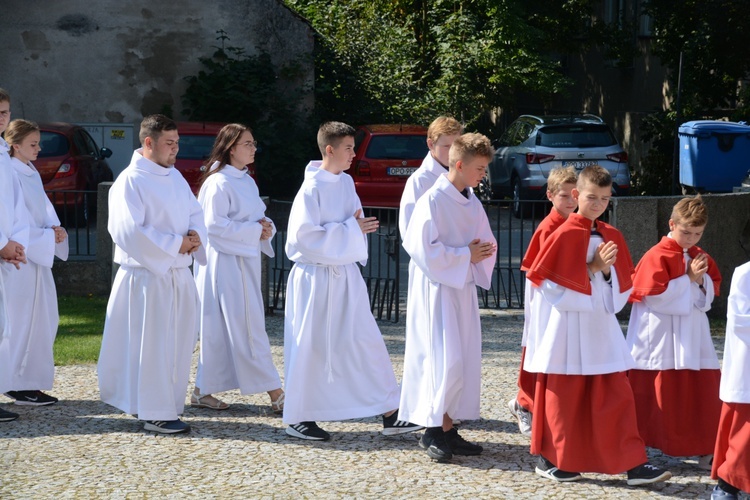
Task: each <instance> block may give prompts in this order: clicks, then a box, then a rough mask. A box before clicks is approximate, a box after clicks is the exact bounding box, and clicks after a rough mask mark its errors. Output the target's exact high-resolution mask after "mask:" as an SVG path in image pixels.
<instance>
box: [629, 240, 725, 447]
mask: <svg viewBox="0 0 750 500" xmlns="http://www.w3.org/2000/svg"><path fill="white" fill-rule="evenodd" d="M687 253H688V255H689V256H690V258H691V259H692V258H695V257H696V256H697V255H698V254H700V253H705V252H704V251H703V250H702V249H700V248H699V247H697V246H693V247H691V248H689V249H688V252H687ZM684 274H685V260H684V252H683V249H682V247H680V245H679V244H677V242H676V241H675V240H674V239H672V238H669V237H667V236H665V237H663V238H662V239H661V241H660V242H659V243H658V244H657V245H655V246H654V247H652V248H651V249H650V250H649V251H648V252H646V254H645V255H644V256H643V258H642V259H641V261H640V262H639V263H638V266H637V267H636V269H635V273H634V275H633V292H632V294H631V297H630V300H631V302H642V301H643V299H644V297H647V296H653V295H660V294H662V293H664V292H665V291H666V290H667V286H668V285H669V282H670V281H671V280H673V279H676V278H679V277H680V276H683V275H684ZM707 274H708V276H709V277H710V278H711V280H712V281H713V284H714V293H715V295H718V294H719V286H720V284H721V274H720V273H719V269H718V266H717V265H716V262H714V260H713V259H712V258H711V257H710V256H708V272H707ZM628 377H629V378H630V385H631V386H632V388H633V394H634V396H635V402H636V414H637V416H638V429H639V431H640V433H641V437H642V438H643V440H644V441H645V443H646V445H647V446H650V447H652V448H657V449H660V450H661V451H662V452H664V453H665V454H667V455H672V456H678V457H685V456H693V455H709V454H711V453H713V449H714V443H715V440H716V430H717V429H718V426H719V415H720V413H721V400H720V399H719V383H720V381H721V371H720V370H715V369H701V370H687V369H677V370H675V369H670V370H640V369H639V370H631V371H630V372H629V373H628Z"/></svg>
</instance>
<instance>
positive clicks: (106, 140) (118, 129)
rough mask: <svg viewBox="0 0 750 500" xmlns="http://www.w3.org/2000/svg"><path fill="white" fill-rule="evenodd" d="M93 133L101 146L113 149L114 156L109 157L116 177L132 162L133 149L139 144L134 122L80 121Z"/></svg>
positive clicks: (110, 165)
mask: <svg viewBox="0 0 750 500" xmlns="http://www.w3.org/2000/svg"><path fill="white" fill-rule="evenodd" d="M78 125H80V126H82V127H83V128H85V129H86V131H87V132H88V133H89V134H91V137H93V138H94V140H95V141H96V143H97V145H98V146H99V147H100V148H102V147H103V148H109V149H111V150H112V156H111V157H109V158H108V159H107V163H108V164H109V168H111V169H112V174H113V175H114V177H115V179H116V178H117V176H118V175H120V172H122V171H123V170H125V167H127V166H128V164H129V163H130V159H131V158H132V157H133V150H134V149H136V148H137V147H138V146H137V144H138V142H137V137H135V131H134V125H133V124H132V123H79V124H78Z"/></svg>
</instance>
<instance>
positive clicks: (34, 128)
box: [5, 119, 39, 156]
mask: <svg viewBox="0 0 750 500" xmlns="http://www.w3.org/2000/svg"><path fill="white" fill-rule="evenodd" d="M33 132H39V125H37V124H36V123H34V122H32V121H29V120H21V119H18V120H13V121H12V122H10V124H8V128H6V129H5V141H6V142H7V143H8V144H9V145H10V146H13V145H14V144H21V143H22V142H23V140H24V139H26V137H27V136H28V135H29V134H31V133H33ZM10 155H11V156H13V148H12V147H11V148H10Z"/></svg>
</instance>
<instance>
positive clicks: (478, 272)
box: [471, 209, 497, 290]
mask: <svg viewBox="0 0 750 500" xmlns="http://www.w3.org/2000/svg"><path fill="white" fill-rule="evenodd" d="M480 213H481V215H480V217H481V219H482V220H481V221H480V223H479V225H478V227H479V228H480V234H479V235H478V236H477V238H479V240H480V241H482V242H485V241H490V242H492V243H493V244H495V245H497V241H496V240H495V235H494V234H492V230H491V229H490V222H489V220H488V219H487V214H486V213H485V212H484V209H482V210H481V211H480ZM496 254H497V250H495V253H493V254H492V256H491V257H488V258H486V259H484V260H483V261H480V262H478V263H476V264H472V265H471V272H472V273H473V275H474V283H476V284H477V286H479V287H480V288H483V289H485V290H489V289H490V286H491V284H492V271H493V270H494V269H495V260H496Z"/></svg>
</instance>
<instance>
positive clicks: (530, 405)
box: [508, 167, 577, 436]
mask: <svg viewBox="0 0 750 500" xmlns="http://www.w3.org/2000/svg"><path fill="white" fill-rule="evenodd" d="M575 187H576V171H575V169H574V168H573V167H567V168H556V169H553V170H552V171H551V172H550V173H549V177H547V199H548V200H549V201H551V202H552V210H550V213H549V215H548V216H547V217H545V218H544V220H542V222H540V223H539V226H538V227H537V228H536V231H534V235H533V236H532V237H531V241H530V242H529V246H528V248H527V249H526V255H524V257H523V261H522V262H521V271H523V272H527V271H528V270H529V268H530V267H531V264H533V263H534V259H536V256H537V255H538V254H539V249H540V248H541V247H542V245H543V244H544V242H545V241H546V240H547V238H549V236H550V235H551V234H552V233H553V232H555V230H556V229H557V228H558V227H560V226H561V225H562V223H563V222H565V219H567V218H568V216H569V215H570V214H572V213H573V212H575V209H576V207H577V204H576V201H575V200H574V199H573V194H572V191H573V189H575ZM535 295H536V294H535V293H534V287H533V286H532V285H531V282H527V283H526V288H525V289H524V303H523V312H524V323H523V338H522V339H521V367H520V369H519V371H518V395H517V396H516V397H515V398H513V399H511V400H510V401H508V407H509V408H510V412H511V413H512V414H513V416H514V417H515V418H516V420H518V430H519V431H520V432H521V434H524V435H526V436H531V415H532V413H533V412H534V385H535V382H534V381H535V375H534V374H533V373H529V372H527V371H526V370H524V369H523V360H524V358H525V356H526V338H527V336H528V331H529V323H530V321H529V320H530V318H531V301H532V300H534V297H535Z"/></svg>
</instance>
